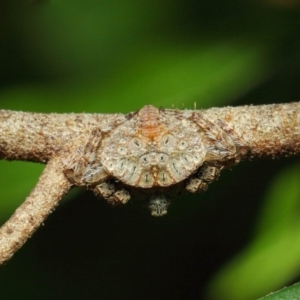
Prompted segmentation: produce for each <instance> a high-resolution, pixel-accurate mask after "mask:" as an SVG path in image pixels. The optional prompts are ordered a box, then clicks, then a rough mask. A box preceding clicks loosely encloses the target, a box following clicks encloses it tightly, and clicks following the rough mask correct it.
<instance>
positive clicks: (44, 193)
mask: <svg viewBox="0 0 300 300" xmlns="http://www.w3.org/2000/svg"><path fill="white" fill-rule="evenodd" d="M140 112H141V111H140ZM135 115H136V114H135V113H131V114H128V115H122V114H110V115H104V114H37V113H23V112H14V111H6V110H2V111H0V158H2V159H7V160H26V161H35V162H41V163H48V164H47V166H46V168H45V170H44V172H43V174H42V175H41V177H40V179H39V181H38V183H37V185H36V187H35V188H34V189H33V191H32V192H31V193H30V195H29V196H28V197H27V199H26V200H25V202H24V203H23V204H22V205H21V206H20V207H19V208H18V209H17V210H16V212H15V213H14V215H13V216H12V217H11V218H10V219H9V220H8V221H7V222H6V223H5V224H4V225H3V226H2V228H1V229H0V264H1V263H3V262H5V261H7V260H8V259H9V258H10V257H11V256H12V255H13V254H14V253H15V252H16V251H17V250H18V249H19V248H20V247H21V246H22V245H23V244H24V243H25V242H26V240H27V239H28V238H29V237H30V236H31V235H32V233H33V232H34V231H35V230H36V229H37V228H38V227H39V225H40V224H41V223H42V222H43V221H44V219H45V218H46V217H47V216H48V215H49V214H50V213H51V211H52V210H53V209H54V208H55V206H56V205H57V204H58V202H59V200H60V199H61V198H62V197H63V196H64V195H65V194H66V193H67V191H68V190H69V188H70V186H71V184H77V185H82V186H87V187H88V188H93V189H95V191H96V192H97V193H100V194H102V196H104V197H105V195H107V197H105V198H107V199H108V200H109V201H112V202H114V203H115V202H116V201H119V202H123V203H125V202H126V201H128V199H129V195H128V192H127V191H126V190H124V189H119V190H118V189H117V188H119V186H120V185H121V184H122V182H121V181H120V180H117V182H116V183H115V185H116V186H113V185H112V184H111V182H108V183H107V182H105V181H104V179H103V178H108V180H112V178H113V177H114V173H113V171H112V173H111V174H107V173H106V170H104V168H103V166H102V161H101V160H99V155H100V154H99V153H98V152H99V151H98V149H101V148H99V147H100V146H99V145H100V144H101V141H102V140H101V139H102V138H103V137H104V138H105V137H106V136H109V133H110V132H112V130H114V129H116V128H118V127H119V126H120V124H127V123H125V122H127V121H128V120H130V119H131V118H133V117H134V116H135ZM137 116H138V115H137ZM159 116H162V119H163V120H168V119H169V118H173V119H174V118H175V119H174V120H175V121H176V120H177V119H178V120H179V121H178V124H179V125H180V126H183V128H189V126H190V125H188V126H186V125H184V124H192V127H193V126H194V125H193V124H194V123H195V124H196V125H195V126H194V127H195V128H197V126H198V128H199V137H197V138H199V142H200V143H202V140H203V141H204V140H205V143H206V144H205V143H204V142H203V145H206V147H207V148H205V147H204V146H203V145H202V146H203V147H202V148H203V149H202V150H201V151H202V152H203V153H204V154H203V155H204V156H205V153H206V157H204V156H203V157H204V158H203V162H202V163H200V164H199V165H198V167H199V170H196V169H195V170H192V171H191V172H192V173H191V175H189V173H188V172H187V171H185V172H187V173H188V176H190V178H189V177H188V176H187V180H190V181H189V183H188V184H187V187H186V188H187V189H188V190H189V191H192V192H193V191H196V190H197V189H198V190H199V189H205V188H206V186H207V183H209V182H210V181H212V180H213V179H214V178H215V177H217V176H218V174H219V170H220V169H222V168H223V167H226V166H227V165H229V164H228V161H229V162H231V163H237V162H238V161H239V160H240V159H241V158H243V157H255V156H258V157H260V156H271V157H274V156H276V155H299V154H300V102H295V103H288V104H277V105H262V106H242V107H225V108H212V109H208V110H197V111H196V110H195V111H191V110H184V111H179V110H174V109H173V110H160V111H159V110H157V109H154V108H153V107H150V106H148V107H146V108H144V109H143V114H142V116H140V118H141V120H142V122H140V123H141V125H140V126H141V127H140V128H139V129H138V130H137V129H136V128H131V127H130V126H129V125H128V128H129V129H132V130H135V131H136V132H141V134H142V135H144V138H145V134H144V133H143V131H146V133H147V138H148V139H149V138H150V137H151V138H153V136H154V135H156V137H157V136H160V134H161V130H160V129H161V128H167V125H166V124H164V123H163V122H162V121H161V120H160V119H159ZM182 120H188V121H187V122H189V123H187V122H186V123H184V121H182ZM128 124H129V123H128ZM130 124H132V123H130ZM133 124H135V123H133ZM156 126H159V127H157V128H156ZM168 126H169V125H168ZM172 126H173V127H174V124H172ZM184 126H186V127H184ZM173 127H172V128H173ZM126 128H127V127H126ZM95 129H96V130H95ZM186 132H191V133H193V130H190V131H189V129H186V131H185V133H186ZM170 134H172V132H171V133H170ZM169 136H170V135H169ZM166 142H170V140H167V139H166ZM108 144H109V143H108ZM108 146H109V147H110V146H113V145H108ZM245 146H246V148H247V149H246V150H247V151H244V150H245V149H244V150H243V151H242V150H238V149H239V148H241V149H243V147H245ZM137 147H140V144H137ZM207 149H208V150H207ZM123 150H124V149H123ZM123 150H122V151H123ZM125 150H126V149H125ZM126 151H127V153H128V151H131V150H128V149H127V150H126ZM202 152H201V155H202ZM107 153H108V154H109V151H108V152H107ZM207 153H208V154H207ZM180 155H181V154H180ZM74 157H75V158H76V159H75V162H74V161H73V158H74ZM160 157H161V159H165V156H160ZM170 157H171V156H170ZM195 157H196V160H197V159H198V158H199V157H197V156H194V158H195ZM190 158H191V156H185V158H184V159H185V160H186V161H187V163H188V162H189V159H190ZM207 162H208V166H206V168H205V169H203V167H202V165H203V166H204V165H205V164H206V163H207ZM172 166H173V167H174V169H173V172H180V170H178V166H180V165H179V163H178V165H176V164H173V165H172ZM121 167H122V166H121ZM112 170H113V169H112ZM153 170H154V171H153V172H154V173H155V172H156V173H155V174H156V175H155V174H154V175H153V176H154V177H155V176H157V174H159V173H158V172H161V171H159V169H158V167H157V166H156V167H154V168H153ZM160 174H162V175H161V176H162V177H160V180H161V181H163V180H170V181H172V180H173V179H172V178H170V177H169V178H168V176H169V175H170V174H169V173H167V171H166V170H163V173H160ZM65 175H67V177H68V178H67V177H66V176H65ZM175 175H176V176H178V178H179V179H180V180H178V181H182V177H180V176H181V175H182V174H179V173H178V174H175ZM125 176H126V175H125ZM148 176H150V175H148V174H146V175H145V178H144V180H145V181H147V180H148V179H149V177H148ZM116 177H117V176H116ZM154 177H153V178H154ZM120 178H121V177H120ZM124 178H125V177H124ZM156 178H157V177H155V178H154V179H155V180H156ZM105 180H106V179H105ZM187 180H186V181H187ZM128 182H130V181H128ZM128 182H125V183H126V184H127V186H128ZM182 182H183V181H182ZM165 183H166V181H165ZM180 184H181V183H180V182H179V185H180ZM129 185H130V184H129ZM177 186H178V184H177V182H176V184H174V187H177ZM153 187H155V185H154V186H153ZM172 187H173V185H170V186H168V187H167V188H168V191H169V190H170V189H172ZM128 188H130V189H131V190H134V188H135V187H134V185H132V186H131V187H130V186H128ZM139 190H141V188H139ZM152 198H153V197H152ZM151 201H152V202H151V207H152V209H153V210H154V213H153V214H154V215H163V214H164V213H166V207H167V205H168V202H167V201H166V199H165V198H163V197H161V195H159V196H156V195H154V198H153V199H152V200H151Z"/></svg>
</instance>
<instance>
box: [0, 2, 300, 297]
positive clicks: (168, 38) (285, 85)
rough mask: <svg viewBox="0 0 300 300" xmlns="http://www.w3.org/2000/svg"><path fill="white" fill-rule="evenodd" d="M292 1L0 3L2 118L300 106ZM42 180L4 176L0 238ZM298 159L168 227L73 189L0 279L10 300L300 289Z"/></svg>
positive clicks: (21, 172)
mask: <svg viewBox="0 0 300 300" xmlns="http://www.w3.org/2000/svg"><path fill="white" fill-rule="evenodd" d="M299 83H300V3H299V2H298V1H292V0H289V1H287V0H281V1H280V0H277V1H276V0H268V1H267V0H266V1H259V0H257V1H250V0H248V1H239V0H227V1H221V0H216V1H213V2H210V1H195V0H192V1H188V2H187V1H183V0H176V1H169V0H151V1H150V0H148V1H147V0H145V1H138V0H127V1H121V0H102V1H95V0H85V1H83V0H75V1H74V0H73V1H70V0H65V1H58V0H52V1H47V0H44V1H42V0H41V1H39V0H36V1H34V0H31V1H30V0H27V1H25V0H23V1H21V0H15V1H11V0H2V1H1V3H0V108H1V109H11V110H23V111H36V112H98V113H117V112H123V113H125V112H129V111H132V110H136V109H139V108H141V107H142V106H143V105H145V104H152V105H156V106H158V107H165V108H170V107H172V105H174V107H176V108H193V106H194V102H196V103H197V108H207V107H211V106H224V105H243V104H268V103H281V102H292V101H299V98H300V84H299ZM42 169H43V166H42V165H38V164H33V163H26V162H6V161H0V223H4V222H5V221H6V220H7V219H8V218H9V216H10V215H11V214H12V213H13V211H14V210H15V209H16V208H17V207H18V205H20V204H21V203H22V201H23V200H24V199H25V197H26V195H27V194H28V193H29V192H30V190H31V189H32V188H33V186H34V185H35V182H36V181H37V178H38V176H39V174H40V173H41V171H42ZM299 170H300V161H299V158H295V157H288V158H281V159H273V160H271V159H260V160H253V161H251V162H248V161H245V162H242V163H241V164H240V165H238V166H236V167H234V168H233V169H232V170H225V171H223V174H222V176H221V177H220V179H219V180H218V182H215V183H213V184H212V185H211V186H210V188H209V190H208V191H207V192H206V193H204V194H201V195H191V196H182V197H179V198H178V199H176V200H175V201H174V202H173V204H172V205H171V207H170V209H169V213H168V215H167V216H165V217H162V218H154V217H151V216H150V214H149V211H147V210H146V209H145V207H143V205H142V204H139V203H128V204H127V205H125V206H124V207H118V208H111V207H109V206H108V205H107V204H106V203H105V201H103V200H99V199H97V198H96V197H95V196H93V194H92V193H90V192H87V191H84V190H79V189H74V190H72V192H71V193H70V194H69V195H68V196H67V197H66V198H65V199H64V200H63V201H62V203H61V205H60V206H59V207H58V208H57V210H56V211H55V212H54V213H53V214H52V215H51V216H50V217H49V218H48V219H47V220H46V221H45V224H44V226H42V227H41V228H40V229H39V230H38V231H37V232H36V233H35V234H34V236H33V238H31V239H30V240H29V242H28V243H27V244H26V245H25V246H24V247H23V248H22V249H21V250H20V251H19V252H18V253H17V254H16V255H15V256H14V257H13V259H12V260H11V261H10V262H8V263H7V264H6V265H5V266H2V267H1V268H0V297H1V299H3V300H10V299H34V300H35V299H44V300H48V299H49V300H50V299H73V300H77V299H112V300H118V299H207V300H248V299H249V300H250V299H256V298H258V297H261V296H263V295H265V294H267V293H269V292H270V291H273V290H276V289H278V288H281V287H283V286H285V285H289V284H291V283H293V282H297V281H299V280H300V184H299V183H300V171H299Z"/></svg>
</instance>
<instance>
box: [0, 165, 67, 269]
mask: <svg viewBox="0 0 300 300" xmlns="http://www.w3.org/2000/svg"><path fill="white" fill-rule="evenodd" d="M69 188H70V183H69V181H68V180H67V179H66V177H65V176H64V174H63V172H62V167H61V162H60V161H59V160H55V159H53V160H51V161H50V162H49V163H48V164H47V166H46V168H45V170H44V172H43V173H42V175H41V176H40V179H39V181H38V183H37V185H36V186H35V188H34V189H33V190H32V192H31V193H30V194H29V196H28V197H27V198H26V200H25V202H24V203H23V204H22V205H21V206H20V207H19V208H18V209H17V210H16V211H15V213H14V214H13V215H12V217H11V218H10V219H9V220H8V221H7V222H6V223H5V224H4V225H3V226H2V227H1V228H0V264H2V263H4V262H5V261H7V260H9V259H10V258H11V256H12V255H13V254H14V253H15V252H16V251H17V250H18V249H19V248H20V247H21V246H22V245H23V244H24V243H25V242H26V240H27V239H28V238H29V237H30V236H31V235H32V234H33V233H34V231H35V230H36V229H37V228H38V227H39V226H40V225H41V224H42V223H43V221H44V220H45V218H46V217H47V216H48V215H49V214H50V213H51V212H52V211H53V210H54V209H55V207H56V206H57V204H58V202H59V200H60V199H61V198H62V197H63V196H64V195H65V194H66V193H67V192H68V190H69Z"/></svg>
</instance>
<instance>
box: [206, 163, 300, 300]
mask: <svg viewBox="0 0 300 300" xmlns="http://www.w3.org/2000/svg"><path fill="white" fill-rule="evenodd" d="M299 169H300V166H299V164H296V165H294V166H292V167H290V168H289V169H287V170H285V171H284V172H282V173H281V174H280V175H279V176H278V177H277V178H276V179H275V180H274V182H273V184H272V186H271V188H270V191H269V193H268V195H267V196H266V202H265V203H266V205H265V209H264V210H263V211H264V212H263V213H262V215H261V217H260V218H261V220H260V221H259V224H260V225H259V230H258V231H257V234H256V236H255V237H254V239H253V241H252V243H250V244H249V245H248V247H247V248H246V249H244V251H243V252H242V253H240V254H239V255H237V256H235V258H234V259H233V260H232V261H231V262H229V264H228V265H226V266H225V267H224V268H223V269H222V270H221V271H220V272H219V273H218V274H217V275H216V276H215V277H214V279H213V280H212V282H211V284H210V286H209V290H208V294H209V297H210V299H224V300H227V299H228V300H229V299H230V300H248V299H249V300H250V299H254V298H255V297H259V296H261V295H263V294H266V293H268V292H270V291H272V290H275V289H277V288H279V287H280V286H282V285H284V284H285V282H288V281H290V280H292V279H293V277H295V276H297V275H299V273H300V218H299V209H298V207H299V202H300V185H299V182H300V172H299ZM221 295H222V297H221Z"/></svg>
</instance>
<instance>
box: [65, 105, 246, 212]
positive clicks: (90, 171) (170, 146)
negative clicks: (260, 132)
mask: <svg viewBox="0 0 300 300" xmlns="http://www.w3.org/2000/svg"><path fill="white" fill-rule="evenodd" d="M111 128H112V129H111V130H109V131H105V132H103V131H101V128H94V129H93V130H92V132H91V135H90V137H89V139H88V141H87V144H86V146H85V147H82V148H80V149H77V150H76V151H75V152H74V155H73V157H72V158H71V159H70V161H69V162H68V163H67V164H66V168H65V174H66V176H67V177H68V178H69V179H70V180H71V182H72V183H73V184H76V185H80V186H87V187H88V188H91V189H93V190H94V191H95V193H96V194H99V195H101V196H102V197H104V198H105V199H107V200H108V201H109V202H110V203H113V204H116V203H126V202H127V201H128V200H129V199H130V194H131V193H140V195H143V197H144V198H147V200H148V202H149V207H150V209H151V211H152V215H155V216H161V215H164V214H166V212H167V207H168V205H169V201H168V198H170V195H171V194H172V192H170V191H171V190H172V187H182V186H183V187H185V188H186V189H187V190H188V191H190V192H197V191H201V190H205V189H206V188H207V184H208V183H209V182H211V181H212V180H214V179H215V178H217V177H218V175H219V173H220V170H221V169H222V168H223V167H224V166H225V165H227V164H229V163H231V164H232V163H234V162H236V161H238V160H239V159H240V157H241V156H242V155H243V154H245V149H246V146H245V144H244V143H243V141H242V139H241V138H239V137H237V136H235V134H234V131H233V130H232V129H231V128H229V127H228V126H227V124H226V123H225V122H224V121H221V120H218V121H217V122H216V123H213V122H210V121H208V120H205V119H204V118H203V117H201V114H199V112H197V113H194V112H192V111H178V110H164V109H157V108H156V107H153V106H150V105H148V106H145V107H143V108H142V109H141V110H139V111H138V112H135V113H130V114H128V115H127V116H126V120H125V121H124V122H123V123H121V124H118V125H116V124H111Z"/></svg>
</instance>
